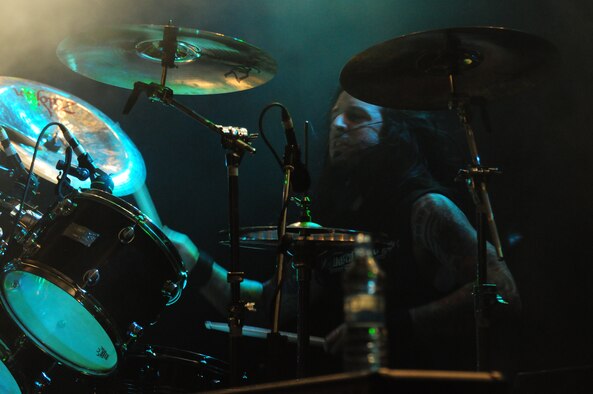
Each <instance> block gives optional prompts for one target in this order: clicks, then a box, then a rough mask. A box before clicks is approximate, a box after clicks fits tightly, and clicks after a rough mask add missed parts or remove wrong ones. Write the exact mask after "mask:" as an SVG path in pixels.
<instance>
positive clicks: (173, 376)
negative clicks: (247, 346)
mask: <svg viewBox="0 0 593 394" xmlns="http://www.w3.org/2000/svg"><path fill="white" fill-rule="evenodd" d="M227 373H228V364H227V363H225V362H223V361H221V360H218V359H216V358H213V357H210V356H207V355H204V354H201V353H196V352H191V351H187V350H182V349H175V348H171V347H164V346H157V345H141V346H138V347H136V349H134V350H133V351H130V352H129V353H128V354H127V355H126V356H125V359H124V361H123V362H122V363H121V365H120V367H119V369H118V371H117V373H116V374H115V376H113V377H112V378H110V381H111V383H110V385H109V389H107V390H105V391H104V392H105V393H107V392H110V393H193V392H200V391H205V390H214V389H221V388H223V387H225V386H224V383H225V375H226V374H227ZM100 392H103V391H100Z"/></svg>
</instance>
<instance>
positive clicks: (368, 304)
mask: <svg viewBox="0 0 593 394" xmlns="http://www.w3.org/2000/svg"><path fill="white" fill-rule="evenodd" d="M384 311H385V305H384V301H383V297H377V296H376V295H371V294H355V295H351V296H347V297H346V298H345V299H344V315H345V317H346V321H360V320H367V319H368V318H371V316H372V320H376V321H377V320H378V321H383V320H384V316H383V314H384Z"/></svg>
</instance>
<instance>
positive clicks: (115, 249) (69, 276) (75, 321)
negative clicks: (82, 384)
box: [0, 190, 187, 377]
mask: <svg viewBox="0 0 593 394" xmlns="http://www.w3.org/2000/svg"><path fill="white" fill-rule="evenodd" d="M50 212H53V215H51V217H49V215H46V217H45V218H44V220H42V221H40V222H39V223H37V225H36V226H35V227H34V228H33V229H32V231H31V232H30V234H29V237H28V239H27V241H26V242H25V243H24V248H25V250H26V251H25V252H23V256H22V258H20V259H12V260H11V261H10V262H9V263H8V264H7V265H6V266H5V267H4V270H3V272H2V273H1V274H0V279H1V281H2V282H3V283H2V286H0V287H1V288H2V289H1V290H0V291H1V292H2V294H0V299H1V300H2V303H3V304H4V305H5V307H6V309H7V310H8V312H9V313H10V314H11V316H12V317H13V320H14V321H15V322H17V323H18V324H19V326H21V327H22V329H23V331H24V332H25V333H26V334H27V336H28V337H29V338H30V339H31V340H33V341H34V342H35V343H36V346H38V347H39V348H40V349H42V350H43V351H44V352H47V353H48V354H49V355H50V356H51V357H52V358H54V359H55V360H57V361H58V362H59V363H61V364H63V365H65V366H67V367H68V368H69V369H71V370H73V371H76V372H77V373H81V374H83V375H90V376H97V377H102V376H108V375H112V374H113V373H114V372H115V370H116V368H117V365H118V361H119V359H120V358H121V357H122V356H123V354H124V352H126V351H127V349H128V348H129V347H130V346H131V345H132V344H133V343H134V342H135V341H136V340H137V339H138V337H139V336H140V335H141V333H142V331H143V326H144V325H145V324H152V323H153V322H155V321H156V319H157V317H158V314H159V313H160V310H159V309H160V308H164V307H165V306H166V305H170V304H172V303H174V302H176V301H177V300H178V299H179V297H180V295H181V292H182V290H183V287H184V285H185V281H186V277H187V273H185V271H184V270H183V266H182V263H181V261H180V258H179V256H178V254H177V251H176V250H175V249H174V248H173V247H172V246H171V245H170V242H165V241H163V240H162V238H163V237H164V235H163V234H162V233H161V232H160V230H158V228H156V227H155V226H154V225H153V224H152V223H151V222H150V221H145V219H146V218H145V217H144V215H142V214H141V213H140V212H139V211H138V210H136V209H135V208H133V207H132V206H129V205H127V203H125V202H123V201H120V200H119V199H117V198H116V197H114V196H111V195H110V194H109V193H106V192H100V191H98V190H89V191H83V192H78V193H75V194H74V195H72V196H70V197H69V198H68V201H66V200H62V201H60V202H58V203H56V205H55V206H54V207H53V209H51V210H50ZM97 215H99V216H100V221H97ZM118 222H119V223H120V224H119V225H118ZM125 222H127V223H125ZM136 226H141V227H142V228H143V230H144V231H141V232H130V231H129V229H131V228H132V229H134V228H135V227H136ZM90 228H92V229H93V230H92V232H93V234H95V235H94V236H93V237H91V238H93V240H92V242H82V241H83V240H84V238H86V236H83V235H84V234H85V233H88V231H90V230H89V229H90ZM81 229H86V230H85V231H82V230H81ZM126 229H127V230H126ZM122 230H124V231H122ZM73 234H76V235H75V236H74V235H73ZM118 234H122V236H123V238H122V236H118ZM130 235H134V242H126V243H123V242H121V240H120V238H121V239H124V240H131V238H129V236H130ZM126 237H128V238H126ZM73 241H74V242H73ZM33 245H43V247H39V246H33ZM77 245H78V246H77ZM117 245H120V246H117ZM130 248H131V249H130ZM25 255H26V256H27V257H26V258H25V257H24V256H25ZM95 256H96V257H95ZM99 256H107V258H105V257H102V258H101V259H99V260H97V258H99ZM122 259H125V261H126V264H125V265H122V264H117V261H121V260H122ZM160 259H162V260H164V264H163V261H162V260H160ZM93 260H97V261H93ZM114 264H115V267H116V268H110V269H106V270H103V269H102V267H103V266H106V267H108V268H109V266H110V265H112V266H113V265H114ZM122 269H126V270H127V271H125V272H122V273H120V274H117V273H116V275H115V276H114V270H122ZM126 277H127V278H131V277H134V278H136V279H135V281H134V283H132V284H131V283H126V281H125V278H126ZM118 282H119V283H118ZM33 288H36V289H37V290H36V292H38V294H39V296H40V297H41V298H39V299H37V296H36V295H35V293H31V290H32V289H33ZM110 288H120V289H128V290H125V291H127V292H132V293H131V294H129V295H128V296H127V297H125V299H123V300H117V299H113V295H111V298H110V292H109V291H107V289H110ZM164 288H166V289H167V290H168V293H167V294H164V292H163V291H162V289H164ZM151 289H152V290H151ZM147 290H150V291H149V292H148V293H147ZM140 299H141V300H142V301H140V302H138V301H139V300H140ZM33 303H34V304H35V305H36V307H35V309H33V310H29V311H27V309H28V308H29V307H28V305H32V304H33ZM139 306H142V307H139ZM151 308H152V310H151ZM44 311H51V313H50V314H48V315H46V314H45V312H44ZM35 319H37V320H35ZM36 321H37V322H42V323H43V324H44V325H46V326H47V327H56V328H57V330H58V331H56V332H51V331H47V330H46V328H44V327H43V326H38V325H37V324H38V323H36ZM123 327H126V329H125V331H123V330H121V328H123ZM52 330H53V329H52ZM66 338H67V339H66ZM89 343H90V344H89ZM46 372H47V371H46ZM48 376H50V377H51V374H49V375H48Z"/></svg>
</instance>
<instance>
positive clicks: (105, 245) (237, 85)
mask: <svg viewBox="0 0 593 394" xmlns="http://www.w3.org/2000/svg"><path fill="white" fill-rule="evenodd" d="M57 55H58V57H59V59H60V60H61V61H62V62H63V63H64V64H65V65H66V66H68V67H69V68H70V69H72V70H73V71H75V72H76V73H79V74H81V75H83V76H85V77H88V78H91V79H94V80H97V81H100V82H103V83H106V84H109V85H113V86H117V87H122V88H125V89H130V90H132V93H131V96H130V99H129V100H128V103H127V104H126V108H125V109H124V112H129V111H130V110H131V109H132V107H133V105H134V103H135V102H136V100H137V99H138V98H139V96H140V94H142V93H143V94H146V95H147V96H148V97H149V99H150V100H151V101H153V102H159V103H162V104H164V105H166V106H170V107H173V108H175V109H178V110H180V111H181V112H183V113H185V114H186V115H188V116H190V117H191V118H192V119H194V120H196V121H198V122H199V123H201V124H202V125H203V126H205V127H206V128H208V129H210V130H212V131H214V132H216V133H217V134H218V135H219V136H220V137H221V139H222V141H223V147H224V148H225V149H226V151H227V153H226V163H227V167H228V169H229V171H228V172H229V207H230V209H229V211H230V212H229V223H230V227H229V241H228V244H229V246H230V248H231V269H230V272H229V277H228V281H229V283H230V288H231V294H232V305H231V307H230V308H229V309H230V310H231V312H230V313H231V314H230V316H229V319H228V330H227V331H228V332H229V337H230V341H231V354H230V367H229V365H227V364H226V363H223V362H221V361H219V360H216V359H213V358H211V357H208V356H204V355H200V354H196V353H192V352H185V351H182V350H177V349H169V348H165V347H159V346H143V347H140V349H139V348H138V346H135V345H134V343H135V342H136V340H137V338H138V337H139V336H140V335H141V334H142V331H143V328H144V327H146V326H147V325H151V324H154V323H155V322H157V320H158V317H159V314H160V313H161V312H162V311H163V309H164V308H166V307H168V306H170V305H172V304H174V303H175V302H176V301H177V300H178V299H179V298H180V296H181V294H182V291H183V288H184V286H185V284H186V281H187V277H188V274H189V273H188V271H187V270H186V268H185V265H184V263H183V261H182V259H181V257H180V255H179V252H178V251H177V249H176V248H175V247H174V245H173V244H172V242H171V241H170V240H169V239H168V238H167V236H166V235H165V234H164V233H163V231H162V230H161V228H160V221H159V220H158V215H157V214H156V212H155V210H154V208H153V206H152V205H151V201H150V198H147V196H146V190H145V188H144V186H143V185H144V181H145V177H146V169H145V165H144V162H143V159H142V155H141V154H140V152H139V151H138V149H137V148H136V147H135V146H134V144H133V143H132V141H131V140H130V139H129V138H128V137H127V136H126V134H125V133H124V132H123V131H122V130H121V128H120V127H119V126H118V125H117V124H116V123H114V122H113V121H111V120H110V119H109V118H108V117H107V116H106V115H105V114H103V113H102V112H101V111H100V110H98V109H97V108H95V107H93V106H92V105H91V104H89V103H87V102H85V101H83V100H81V99H80V98H78V97H75V96H73V95H71V94H69V93H67V92H63V91H61V90H59V89H56V88H54V87H51V86H47V85H44V84H41V83H38V82H34V81H29V80H24V79H19V78H13V77H0V126H1V130H2V137H1V140H2V147H3V150H4V152H5V159H6V162H7V163H9V165H8V166H7V167H9V168H4V167H0V175H1V177H2V184H3V185H9V186H8V187H4V188H5V189H6V190H2V191H0V204H1V212H0V220H1V222H0V225H1V228H2V232H3V233H2V239H1V242H2V260H1V261H2V264H1V270H0V301H1V304H0V393H29V392H43V391H49V392H52V391H54V390H57V392H64V391H66V389H63V388H62V386H60V385H61V384H83V383H80V382H84V384H85V385H86V386H84V387H85V388H86V389H88V390H94V391H93V392H95V391H97V392H145V391H146V392H190V391H198V390H204V389H211V388H216V387H219V385H220V384H222V383H225V380H226V379H228V378H229V372H228V370H229V369H230V384H231V385H233V384H236V383H237V381H236V380H234V379H233V377H236V376H240V374H241V371H240V366H238V361H237V359H238V356H237V354H233V352H235V353H236V351H237V350H236V349H237V348H236V346H234V345H233V343H235V344H236V340H238V339H239V337H240V336H241V335H242V332H243V330H242V325H243V324H242V313H243V312H244V309H245V305H243V304H242V302H241V301H240V298H239V297H240V283H241V281H242V279H243V273H242V272H241V271H240V269H239V267H238V265H236V260H237V254H238V248H239V247H247V248H249V247H250V248H267V249H274V248H278V244H279V243H280V242H286V239H288V243H290V244H291V246H292V247H293V248H296V249H299V250H305V254H310V253H309V252H308V250H309V248H310V249H314V250H315V251H318V250H320V249H336V248H344V249H348V248H351V247H352V245H353V244H354V239H355V234H356V232H355V231H353V230H342V229H333V228H326V227H321V226H318V225H315V224H314V223H311V222H310V221H304V222H299V223H295V224H293V225H287V224H286V217H285V216H284V220H283V221H280V223H281V224H280V225H279V226H275V227H253V228H248V229H239V227H238V201H237V188H238V165H239V161H240V160H241V157H242V155H243V154H244V153H245V152H250V153H253V152H255V149H254V148H253V147H252V146H251V144H250V141H251V140H252V138H253V136H252V135H249V133H248V132H247V131H246V130H245V129H242V128H238V127H225V126H220V125H217V124H215V123H214V122H211V121H209V120H208V119H206V118H204V117H202V116H201V115H199V114H197V113H195V112H194V111H193V110H191V109H189V108H187V107H185V106H184V105H182V104H181V103H179V102H177V101H176V100H175V98H174V96H173V92H174V93H175V94H182V95H209V94H219V93H229V92H236V91H240V90H245V89H251V88H254V87H257V86H260V85H262V84H264V83H266V82H267V81H269V80H270V79H271V78H273V76H274V75H275V73H276V63H275V61H274V59H273V58H272V57H271V56H269V55H268V54H266V53H265V52H264V51H262V50H260V49H258V48H257V47H255V46H253V45H251V44H248V43H246V42H245V41H243V40H240V39H236V38H233V37H227V36H224V35H222V34H218V33H211V32H206V31H201V30H197V29H189V28H179V27H176V26H173V25H172V24H171V23H169V24H167V25H164V26H158V25H124V26H115V27H105V28H100V29H96V30H91V31H88V32H84V33H81V34H78V35H75V36H72V37H69V38H66V39H65V40H63V41H62V42H61V43H60V45H59V47H58V49H57ZM554 57H555V50H554V48H553V46H551V45H550V44H549V43H548V42H547V41H545V40H543V39H540V38H538V37H534V36H531V35H528V34H525V33H521V32H518V31H514V30H508V29H502V28H490V27H481V28H461V29H446V30H438V31H431V32H423V33H415V34H410V35H407V36H403V37H399V38H397V39H395V40H391V41H387V42H385V43H383V44H379V45H377V46H375V47H372V48H369V49H368V50H366V51H364V52H362V53H361V54H359V55H357V56H355V57H354V58H353V59H352V60H351V61H350V62H349V63H348V64H347V65H346V66H345V67H344V69H343V71H342V75H341V83H342V85H343V86H344V88H345V89H346V90H347V91H348V92H350V93H351V94H352V95H354V96H355V97H358V98H360V99H362V100H365V101H368V102H371V103H374V104H378V105H383V106H386V107H391V108H400V109H422V110H430V109H443V108H454V109H457V111H458V113H459V114H460V119H461V120H462V123H463V125H464V126H465V128H466V130H467V131H468V136H469V137H468V143H469V144H470V147H471V153H472V166H471V167H470V168H468V170H467V174H466V175H467V179H468V183H469V184H471V185H473V189H474V191H475V193H476V194H477V195H479V198H478V200H480V201H482V202H483V206H480V208H479V210H480V212H486V220H487V221H488V224H489V225H490V226H491V227H490V229H491V233H492V234H496V227H495V225H494V220H493V215H492V213H491V209H490V208H489V203H488V198H487V192H486V186H485V178H486V175H487V173H491V172H494V169H489V168H484V167H482V166H481V164H480V162H479V156H478V153H477V148H476V146H475V141H473V134H472V130H471V127H470V125H469V122H468V121H467V119H468V115H467V111H468V104H469V103H470V102H471V100H472V99H474V98H482V99H496V98H499V97H502V96H505V95H510V94H514V93H516V92H517V91H518V90H523V89H524V88H527V87H530V86H532V85H534V84H535V83H536V82H537V81H538V78H539V76H540V75H542V74H543V71H544V70H545V67H544V66H545V65H547V64H549V63H550V62H551V60H552V59H553V58H554ZM157 81H158V82H157ZM398 91H400V92H401V91H405V92H407V94H406V95H397V94H394V93H393V92H398ZM285 114H286V115H287V111H285V112H283V122H284V124H285V127H286V128H287V129H290V128H292V124H291V123H292V122H291V121H290V120H289V118H285V117H284V115H285ZM51 126H56V127H57V129H56V130H55V131H54V133H53V134H49V135H46V134H45V132H46V131H48V130H51ZM60 131H61V133H60ZM289 144H290V145H293V146H292V151H290V150H289V149H287V152H289V153H287V154H286V155H285V156H290V157H292V158H293V160H294V156H298V146H294V145H296V141H294V140H292V141H289ZM73 153H74V154H76V156H77V159H78V165H73V164H72V154H73ZM91 153H92V155H93V157H91V155H90V154H91ZM297 160H298V159H297ZM287 161H288V160H287V159H286V157H285V163H284V170H285V182H284V187H285V191H284V195H283V206H286V205H287V204H288V199H289V196H290V193H291V188H290V181H291V175H294V174H292V171H294V170H295V167H296V166H297V165H296V164H295V162H294V161H293V162H287ZM37 177H39V178H41V179H42V181H41V182H50V183H54V184H56V194H57V198H56V202H55V203H53V204H51V205H50V206H49V207H48V208H47V209H44V210H43V211H40V210H38V207H36V206H35V205H34V204H33V203H32V202H31V201H32V197H31V195H34V194H35V189H36V187H35V184H36V182H38V180H37V179H36V178H37ZM132 193H135V196H136V200H137V202H138V205H139V207H140V209H138V208H137V207H135V206H133V205H131V204H130V203H128V202H126V201H124V200H123V199H121V198H120V197H123V196H126V195H129V194H132ZM284 215H286V213H285V212H284ZM501 253H502V252H501ZM282 259H283V253H281V252H279V257H278V260H279V261H278V266H279V267H278V276H280V275H281V272H282V268H281V266H282ZM306 265H307V264H305V266H306ZM309 268H310V267H309ZM280 281H281V278H278V282H280ZM114 290H117V291H118V296H117V297H115V296H114V294H113V292H114ZM478 290H479V289H478ZM304 291H306V290H304ZM478 292H479V291H478ZM484 304H486V303H485V302H484ZM302 307H303V308H304V306H302ZM299 315H303V316H306V310H305V309H301V310H300V312H299ZM299 327H302V329H301V328H299V332H298V333H297V336H298V337H299V338H300V339H301V340H300V341H299V349H300V352H305V348H306V347H307V346H308V345H309V335H308V332H307V324H299ZM248 331H249V330H248ZM271 333H272V334H275V333H276V334H277V333H279V332H278V330H277V321H276V324H275V326H274V327H273V328H272V330H271ZM302 356H303V355H302V354H301V357H300V358H299V360H301V362H303V363H304V362H306V358H304V357H302ZM300 367H302V366H300ZM182 375H183V377H182ZM64 376H65V377H67V378H64ZM66 380H68V383H64V382H65V381H66ZM89 382H90V383H89ZM178 382H184V384H183V385H181V386H180V383H178ZM221 382H222V383H221ZM90 387H92V389H91V388H90ZM80 390H84V389H81V388H78V389H77V391H80ZM159 390H163V391H159ZM166 390H170V391H166ZM175 390H177V391H175Z"/></svg>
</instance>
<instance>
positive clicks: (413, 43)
mask: <svg viewBox="0 0 593 394" xmlns="http://www.w3.org/2000/svg"><path fill="white" fill-rule="evenodd" d="M557 60H558V51H557V49H556V47H555V46H554V45H553V44H551V43H550V42H548V41H547V40H545V39H543V38H540V37H537V36H533V35H530V34H527V33H524V32H520V31H516V30H511V29H506V28H501V27H463V28H451V29H444V30H433V31H425V32H420V33H413V34H409V35H405V36H401V37H397V38H395V39H392V40H389V41H386V42H383V43H381V44H378V45H375V46H373V47H371V48H368V49H366V50H364V51H363V52H361V53H359V54H358V55H356V56H354V57H353V58H352V59H351V60H349V61H348V63H347V64H346V65H345V66H344V68H343V69H342V72H341V75H340V82H341V84H342V86H343V87H344V89H345V90H346V91H347V92H348V93H350V94H351V95H352V96H354V97H356V98H358V99H360V100H363V101H366V102H369V103H372V104H376V105H381V106H384V107H389V108H394V109H405V110H435V109H448V110H452V111H455V112H456V115H457V117H458V119H459V123H460V124H461V126H462V127H463V129H464V131H465V134H466V140H467V144H468V148H469V153H470V159H471V164H470V165H469V166H468V167H467V169H462V170H461V171H460V173H459V176H458V178H459V179H460V180H463V181H465V182H466V184H467V187H468V191H469V193H470V195H471V197H472V200H473V201H474V204H475V206H476V207H475V211H476V223H477V233H478V236H477V240H478V242H477V263H476V281H475V282H474V288H473V294H474V318H475V326H476V370H478V371H481V370H489V369H490V368H489V359H490V350H491V349H490V345H489V344H490V341H489V336H488V335H489V329H490V309H491V307H492V306H493V305H495V304H496V303H497V302H498V301H497V295H496V286H495V285H494V284H492V283H487V267H486V264H487V240H486V234H485V231H486V228H485V227H486V225H488V228H489V232H490V235H491V237H492V242H493V244H494V247H495V250H496V254H497V257H498V259H500V260H502V259H503V258H504V256H503V252H502V246H501V242H500V238H499V235H498V229H497V227H496V222H495V220H494V213H493V210H492V206H491V204H490V197H489V194H488V189H487V180H488V178H489V176H490V175H492V174H497V173H500V171H499V170H498V169H497V168H489V167H484V166H483V165H482V163H481V161H480V155H479V154H478V148H477V144H476V140H475V135H474V130H473V127H472V125H471V122H470V119H471V108H470V106H471V104H476V103H478V104H483V103H484V102H485V101H487V100H494V99H498V98H501V97H507V96H510V95H513V94H516V93H519V92H521V91H523V90H526V89H528V88H532V87H534V86H535V85H537V84H538V83H539V82H540V81H541V80H542V79H543V78H544V77H545V76H546V75H547V73H548V72H549V71H550V70H551V69H552V67H553V66H554V65H555V64H556V63H557ZM399 92H406V94H398V93H399ZM485 119H487V118H485ZM486 128H487V129H489V128H490V127H489V125H486Z"/></svg>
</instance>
